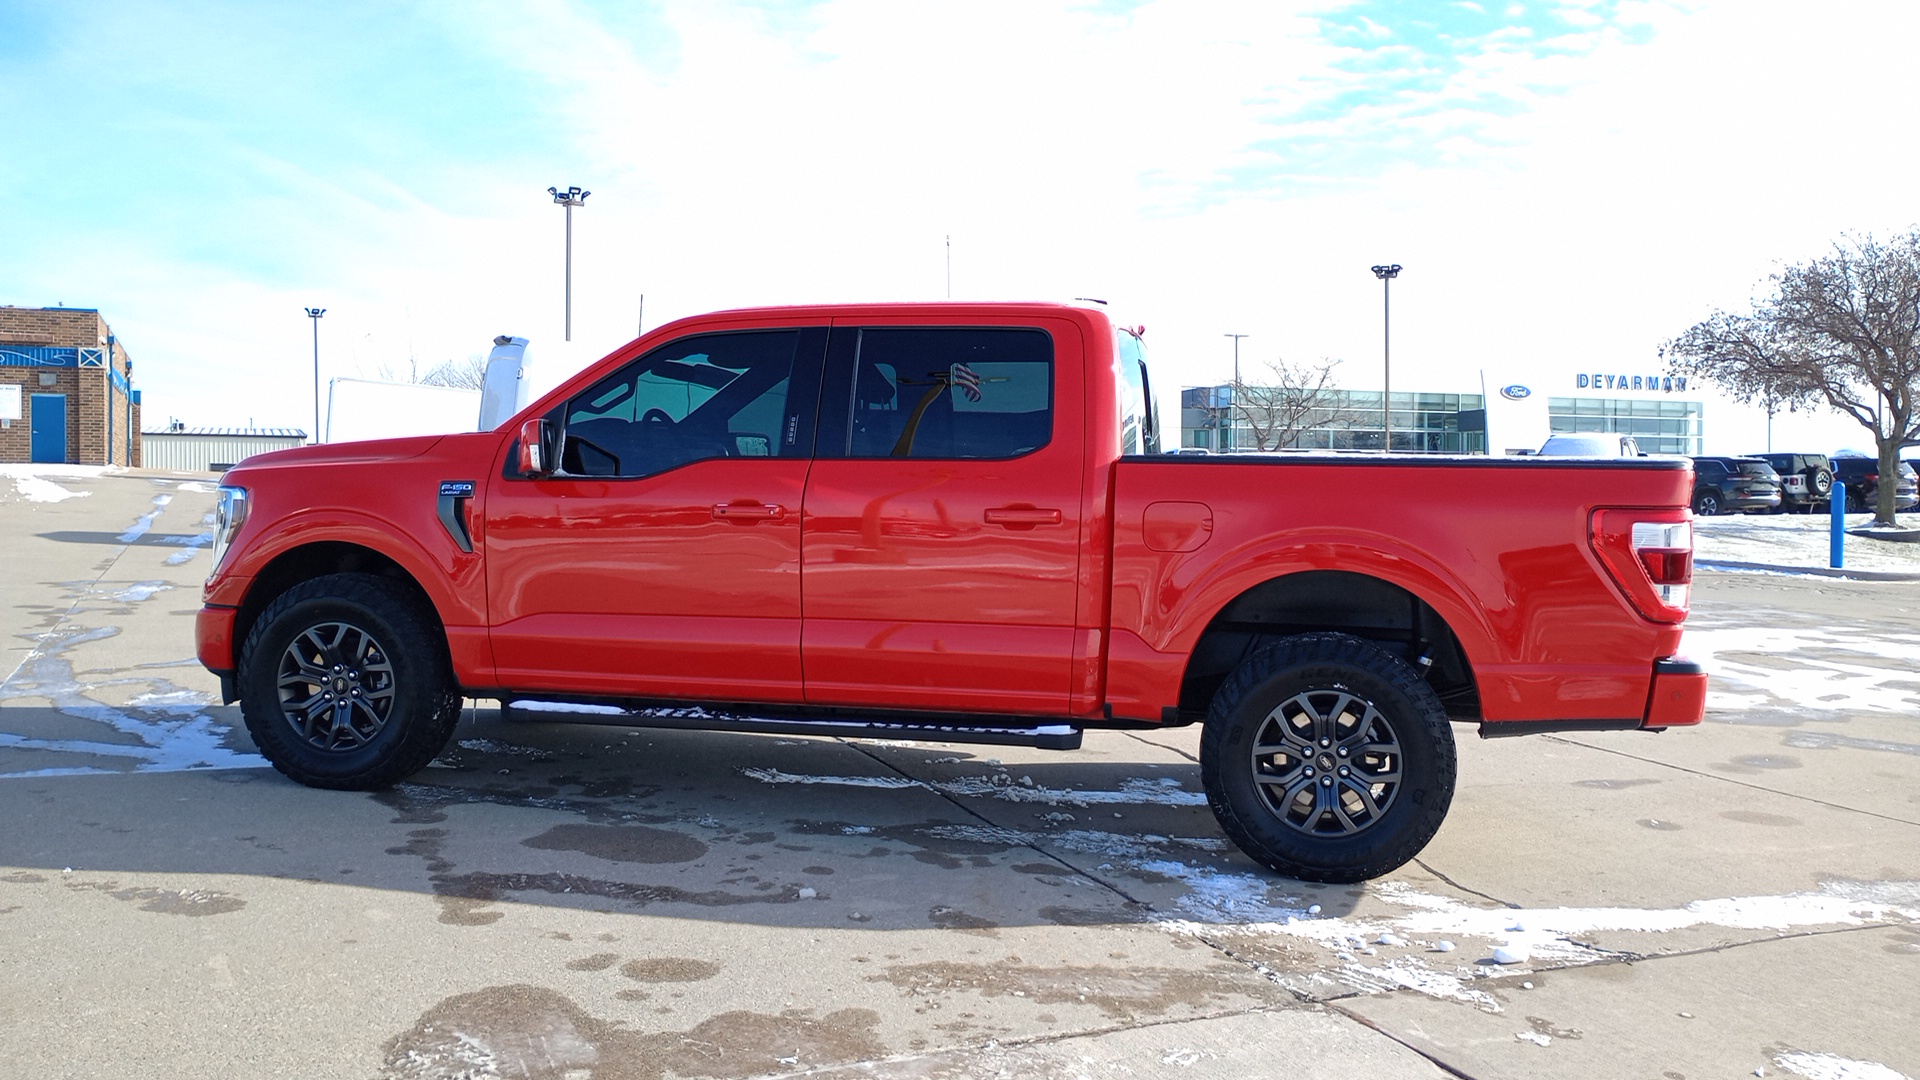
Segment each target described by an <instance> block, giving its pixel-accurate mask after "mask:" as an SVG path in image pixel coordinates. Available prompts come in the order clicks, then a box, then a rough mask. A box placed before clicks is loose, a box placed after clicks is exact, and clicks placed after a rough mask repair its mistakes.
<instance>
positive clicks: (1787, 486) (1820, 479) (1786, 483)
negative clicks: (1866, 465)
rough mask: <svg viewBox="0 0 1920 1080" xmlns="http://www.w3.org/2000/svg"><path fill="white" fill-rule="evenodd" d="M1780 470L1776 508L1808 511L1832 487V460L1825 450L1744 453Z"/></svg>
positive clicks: (1820, 503) (1825, 497)
mask: <svg viewBox="0 0 1920 1080" xmlns="http://www.w3.org/2000/svg"><path fill="white" fill-rule="evenodd" d="M1747 456H1748V457H1756V458H1759V459H1760V460H1761V461H1764V462H1766V463H1767V464H1769V465H1771V466H1773V471H1774V472H1776V473H1779V474H1780V509H1782V510H1799V511H1805V512H1809V513H1811V512H1812V511H1813V510H1815V509H1817V508H1818V507H1820V506H1824V505H1826V502H1827V493H1828V492H1830V491H1832V490H1833V461H1832V459H1830V458H1828V457H1827V455H1825V454H1775V453H1765V454H1748V455H1747Z"/></svg>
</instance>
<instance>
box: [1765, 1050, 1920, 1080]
mask: <svg viewBox="0 0 1920 1080" xmlns="http://www.w3.org/2000/svg"><path fill="white" fill-rule="evenodd" d="M1773 1064H1774V1067H1775V1068H1780V1069H1785V1070H1787V1071H1788V1072H1792V1073H1798V1074H1800V1075H1801V1076H1804V1077H1806V1080H1913V1078H1912V1077H1910V1076H1908V1075H1907V1074H1906V1073H1903V1072H1898V1071H1896V1070H1893V1069H1889V1068H1887V1067H1886V1066H1885V1065H1882V1064H1880V1063H1879V1062H1877V1061H1855V1060H1854V1059H1852V1058H1844V1057H1841V1056H1840V1055H1838V1054H1809V1053H1804V1052H1798V1051H1796V1052H1794V1053H1782V1054H1775V1055H1773Z"/></svg>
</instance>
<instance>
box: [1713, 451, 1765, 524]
mask: <svg viewBox="0 0 1920 1080" xmlns="http://www.w3.org/2000/svg"><path fill="white" fill-rule="evenodd" d="M1779 505H1780V474H1779V473H1776V472H1774V471H1773V466H1771V465H1769V464H1767V463H1766V462H1764V461H1761V460H1760V459H1759V458H1750V457H1697V458H1694V459H1693V512H1694V513H1695V514H1698V515H1700V516H1701V517H1712V516H1714V515H1715V514H1726V513H1732V512H1733V511H1736V510H1772V509H1774V508H1776V507H1778V506H1779Z"/></svg>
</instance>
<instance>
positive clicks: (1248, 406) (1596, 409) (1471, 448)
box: [1180, 386, 1706, 454]
mask: <svg viewBox="0 0 1920 1080" xmlns="http://www.w3.org/2000/svg"><path fill="white" fill-rule="evenodd" d="M1539 401H1540V399H1539V398H1538V397H1535V398H1533V401H1532V403H1530V404H1531V408H1533V409H1536V410H1537V409H1538V408H1539V404H1538V403H1539ZM1502 404H1507V403H1504V402H1503V403H1502ZM1509 407H1511V406H1510V405H1509ZM1533 415H1534V416H1536V417H1537V416H1538V415H1539V414H1538V413H1537V412H1535V413H1534V414H1533ZM1381 419H1382V418H1381V410H1380V393H1379V392H1378V391H1374V390H1329V391H1323V392H1321V393H1320V394H1318V395H1309V394H1305V393H1303V392H1295V391H1287V390H1285V389H1284V388H1270V387H1246V388H1245V389H1244V390H1243V394H1242V401H1241V402H1239V403H1238V404H1236V402H1235V400H1234V388H1233V387H1232V386H1200V387H1192V388H1189V389H1186V390H1183V391H1181V393H1180V445H1181V446H1183V447H1188V448H1197V449H1202V450H1210V451H1213V452H1215V453H1223V452H1224V453H1232V452H1236V451H1239V452H1245V451H1257V450H1263V449H1264V450H1379V449H1380V448H1381V442H1382V439H1381ZM1546 421H1547V429H1548V430H1549V431H1550V432H1551V433H1553V434H1556V435H1557V434H1563V433H1570V432H1583V431H1591V432H1608V433H1619V434H1623V435H1631V436H1633V437H1634V440H1635V441H1636V442H1638V443H1639V444H1640V449H1641V450H1643V451H1645V452H1647V453H1649V454H1699V453H1701V445H1702V441H1703V438H1704V434H1705V431H1704V429H1705V424H1706V418H1705V409H1704V406H1703V405H1702V404H1701V403H1700V402H1698V401H1676V400H1673V399H1671V398H1602V397H1550V398H1548V399H1547V402H1546ZM1534 422H1535V423H1537V422H1538V421H1537V420H1536V421H1534ZM1536 430H1537V429H1536ZM1509 437H1511V433H1509ZM1538 443H1539V437H1538V436H1533V437H1531V438H1530V439H1529V441H1527V442H1526V443H1525V447H1527V448H1531V447H1535V446H1537V445H1538ZM1487 446H1488V441H1487V403H1486V399H1485V398H1484V397H1483V396H1482V395H1480V394H1430V393H1417V392H1406V393H1401V392H1397V391H1396V392H1395V393H1394V395H1393V445H1392V448H1393V450H1394V451H1396V452H1401V453H1430V454H1484V453H1486V452H1487ZM1510 452H1514V453H1521V452H1526V450H1525V449H1524V448H1523V449H1521V450H1514V451H1510Z"/></svg>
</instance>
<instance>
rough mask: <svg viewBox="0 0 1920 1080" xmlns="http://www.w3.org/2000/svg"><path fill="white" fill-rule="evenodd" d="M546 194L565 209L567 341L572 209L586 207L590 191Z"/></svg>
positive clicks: (570, 311)
mask: <svg viewBox="0 0 1920 1080" xmlns="http://www.w3.org/2000/svg"><path fill="white" fill-rule="evenodd" d="M547 194H549V195H551V196H553V201H554V202H557V203H559V204H560V205H561V206H564V207H566V208H567V340H568V341H572V340H573V208H574V207H576V206H585V205H587V196H589V195H591V194H593V192H591V191H581V190H580V189H579V188H577V187H570V188H568V189H567V190H565V191H561V190H560V189H559V188H548V189H547Z"/></svg>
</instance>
